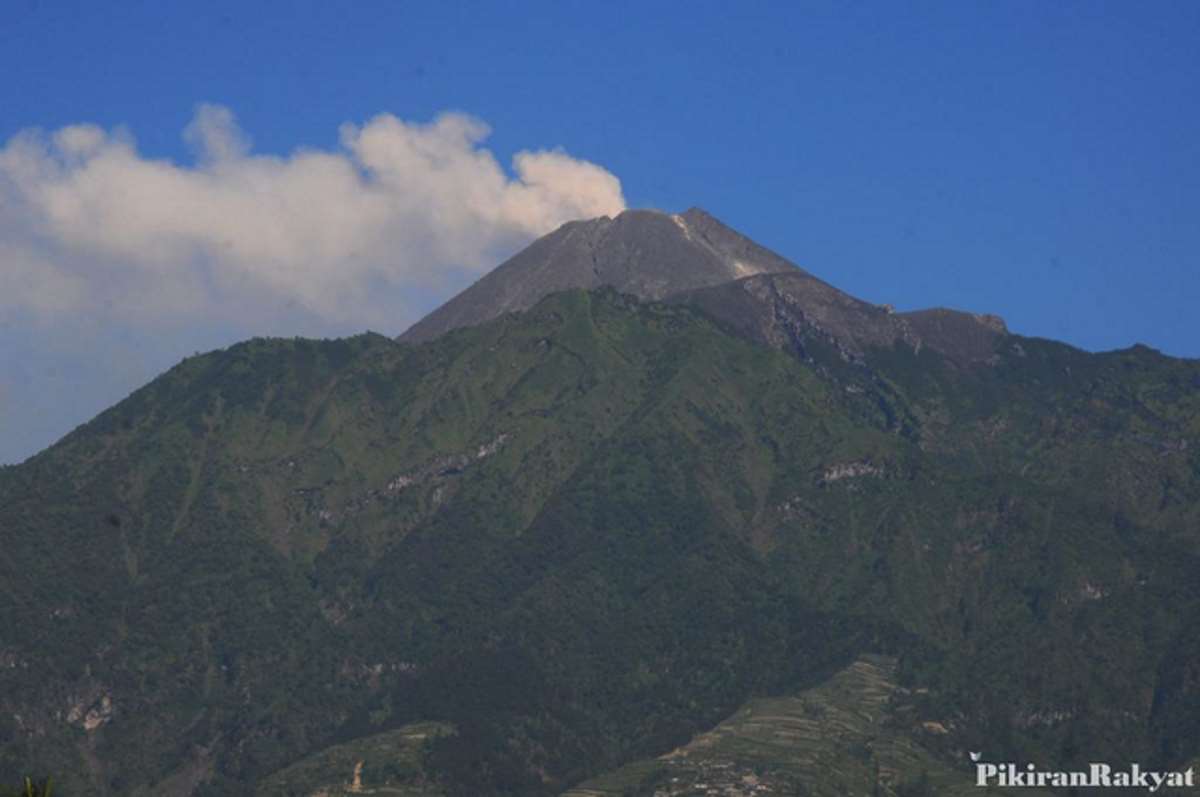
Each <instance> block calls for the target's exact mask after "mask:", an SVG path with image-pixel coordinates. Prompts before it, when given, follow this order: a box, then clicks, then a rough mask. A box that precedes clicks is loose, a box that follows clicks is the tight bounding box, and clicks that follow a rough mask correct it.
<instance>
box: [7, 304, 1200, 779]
mask: <svg viewBox="0 0 1200 797" xmlns="http://www.w3.org/2000/svg"><path fill="white" fill-rule="evenodd" d="M1198 387H1200V369H1198V368H1197V365H1196V363H1192V362H1186V361H1177V360H1171V359H1169V358H1164V357H1161V356H1159V355H1157V354H1155V353H1153V352H1150V351H1149V350H1144V349H1134V350H1129V351H1125V352H1118V353H1111V354H1105V355H1090V354H1085V353H1082V352H1078V351H1076V350H1073V349H1069V348H1068V347H1064V346H1061V345H1059V344H1054V343H1050V342H1046V341H1037V340H1029V339H1023V338H1017V337H1015V336H1006V337H1004V338H1002V339H1000V341H999V342H998V343H997V350H996V353H995V356H994V357H993V359H992V360H991V361H990V363H988V364H986V365H980V366H978V367H970V368H968V367H964V366H962V365H959V364H955V363H953V362H950V361H949V360H947V359H945V358H943V357H941V356H940V355H938V354H937V353H936V352H933V351H931V350H929V349H924V350H922V351H920V352H915V351H914V350H913V349H911V348H905V347H904V346H903V345H898V346H897V347H896V348H895V349H889V350H874V351H872V352H870V353H869V355H868V356H867V357H866V358H865V360H863V361H861V362H847V361H846V360H845V359H844V358H842V357H840V356H839V355H838V353H837V352H836V351H835V350H833V349H828V350H825V349H822V348H820V347H819V346H815V345H810V346H808V347H807V348H806V349H805V350H804V351H803V352H791V351H787V350H774V349H771V348H768V347H765V346H761V345H758V344H755V343H752V342H750V341H748V340H743V339H742V338H740V337H737V336H736V335H733V334H731V333H730V332H728V331H727V330H726V329H725V328H723V327H722V326H720V325H719V324H718V323H716V322H714V321H710V320H708V318H707V317H705V316H703V315H701V314H700V313H699V312H697V311H695V310H692V309H689V308H688V307H686V306H672V307H667V306H663V305H656V304H640V303H638V302H636V301H635V300H632V299H630V298H627V297H622V296H620V295H618V294H615V293H613V292H611V291H600V292H593V293H584V292H569V293H564V294H558V295H555V296H552V297H550V298H548V299H546V300H544V301H543V302H542V303H540V304H539V305H538V306H537V307H536V308H535V309H534V310H532V311H530V312H528V313H525V314H523V315H519V316H509V317H506V318H502V319H499V320H497V321H495V322H492V323H489V324H487V325H485V326H482V327H478V328H474V329H467V330H461V331H457V332H453V333H450V334H448V335H446V336H443V337H441V338H439V339H437V340H435V341H433V342H431V343H427V344H422V345H420V346H414V345H409V344H400V343H396V342H393V341H390V340H387V339H385V338H382V337H379V336H374V335H366V336H360V337H358V338H353V339H349V340H343V341H325V342H314V341H303V340H293V341H284V340H255V341H251V342H248V343H245V344H241V345H238V346H234V347H232V348H230V349H227V350H224V351H220V352H214V353H212V354H208V355H203V356H199V357H194V358H190V359H189V360H187V361H185V362H184V363H182V364H181V365H180V366H178V367H176V368H175V369H173V370H172V371H170V372H169V373H167V374H165V375H164V376H163V377H161V378H160V379H158V380H155V381H154V382H153V383H151V384H150V385H148V386H147V387H145V388H143V389H142V390H140V391H138V392H137V393H135V394H134V395H133V396H131V397H130V398H129V399H127V400H126V401H124V402H122V403H121V404H119V405H117V406H116V407H114V408H113V409H111V410H109V411H107V412H105V413H104V414H102V415H101V416H99V417H98V418H97V419H96V420H95V421H93V422H92V423H90V424H88V425H86V426H84V427H81V428H80V429H79V430H77V431H76V432H74V433H73V434H72V435H70V436H68V437H67V438H66V439H64V440H63V441H62V442H61V443H59V444H58V445H56V446H55V447H53V448H51V449H49V450H47V451H46V452H43V453H42V454H39V455H38V456H36V457H34V458H33V459H32V460H30V461H29V462H27V463H25V464H23V465H21V466H18V467H12V468H5V469H3V470H0V534H2V535H3V542H4V545H3V548H2V549H0V584H3V586H2V587H0V590H2V592H0V596H2V597H0V773H8V772H12V773H17V772H25V771H31V772H38V773H41V772H48V773H55V774H57V775H58V780H59V783H60V784H61V785H60V788H61V789H62V790H63V793H64V794H70V795H76V794H189V793H200V794H211V795H225V794H233V793H239V792H244V791H245V790H246V789H248V788H250V787H251V786H252V785H253V784H255V783H259V782H262V783H267V782H268V781H265V780H264V779H265V778H268V777H269V776H272V773H279V772H282V771H286V768H288V767H289V766H293V765H296V764H297V762H301V761H310V762H311V761H313V760H321V759H320V755H321V754H322V753H321V751H323V750H345V749H352V748H346V747H344V745H347V744H349V745H353V744H356V743H358V741H357V740H365V739H378V738H386V737H381V736H380V734H388V733H390V732H393V731H399V730H400V729H402V728H405V727H409V726H411V724H412V723H414V722H420V721H435V722H441V723H447V724H448V725H447V726H446V727H453V728H454V729H455V733H453V734H450V735H446V736H440V737H437V738H436V739H431V740H430V741H429V742H428V744H427V748H426V749H423V751H422V753H421V758H422V761H421V763H420V766H421V772H422V773H423V774H422V775H421V777H422V778H425V780H423V781H421V782H423V783H436V784H437V788H438V789H440V790H443V791H445V792H446V793H448V794H465V795H482V794H551V793H557V792H560V791H563V790H565V789H567V788H569V787H571V786H572V785H574V784H577V783H579V782H581V781H583V780H585V779H586V778H589V777H592V776H595V775H598V774H599V773H602V772H604V771H607V770H612V769H616V768H617V767H619V766H620V765H622V764H624V763H627V762H629V761H632V760H636V759H641V758H647V757H653V756H658V755H661V754H663V753H665V752H667V751H669V750H671V749H673V748H675V747H677V746H679V745H682V744H685V743H687V742H688V740H689V739H690V738H692V736H693V734H696V733H698V732H701V731H704V730H706V729H708V728H711V727H712V726H714V725H715V724H716V723H718V722H719V721H720V720H722V719H723V718H725V717H727V716H729V715H730V714H731V713H732V712H733V711H734V710H735V709H737V707H738V706H740V705H742V704H743V703H744V702H745V701H746V700H747V699H749V698H752V697H755V696H768V695H777V694H787V693H794V692H795V691H796V690H799V689H803V688H805V687H808V686H812V685H814V684H817V683H819V682H821V681H823V680H824V679H826V678H827V677H829V676H830V675H831V674H832V673H834V672H837V671H838V670H841V669H843V668H844V667H846V666H848V665H849V664H850V663H851V662H852V661H854V660H855V659H856V658H857V657H859V656H860V655H862V654H885V655H888V656H890V657H892V658H893V659H894V660H895V662H896V678H897V679H898V682H899V683H902V684H903V685H904V686H905V688H911V689H913V690H923V691H919V692H918V693H919V694H921V695H923V697H922V700H924V701H925V702H926V705H924V706H923V707H922V711H923V712H926V713H927V714H928V715H929V716H937V717H940V718H944V719H947V720H949V721H950V726H951V727H952V728H953V734H952V736H953V739H952V742H953V745H960V744H961V745H962V747H961V748H960V749H967V747H968V746H969V747H970V748H971V749H983V750H986V751H988V752H989V754H990V755H992V756H993V758H994V759H995V760H1006V759H1005V757H1006V756H1008V757H1014V756H1015V757H1022V756H1023V757H1031V756H1032V757H1035V758H1036V759H1037V760H1039V761H1045V762H1056V763H1058V762H1061V763H1068V762H1077V761H1088V760H1105V759H1106V758H1107V759H1112V760H1114V761H1126V760H1139V761H1143V762H1145V763H1146V764H1147V765H1149V764H1154V763H1159V764H1174V763H1180V762H1182V761H1184V760H1186V759H1188V758H1190V757H1194V756H1195V755H1196V754H1197V752H1200V733H1198V729H1197V726H1196V720H1195V717H1196V716H1197V713H1196V708H1197V707H1198V706H1200V690H1198V687H1197V684H1198V680H1200V670H1198V669H1197V664H1196V662H1197V661H1200V657H1197V656H1196V655H1195V654H1196V652H1197V650H1196V640H1197V639H1198V638H1200V636H1198V635H1197V633H1196V632H1197V631H1198V630H1200V629H1198V628H1197V626H1196V621H1195V619H1194V618H1196V617H1200V613H1198V612H1197V608H1198V607H1200V579H1197V578H1196V572H1197V571H1196V566H1197V563H1198V562H1200V547H1198V546H1200V533H1198V529H1200V517H1198V512H1200V484H1198V482H1200V479H1198V477H1200V457H1198V452H1200V399H1198V393H1200V390H1198ZM439 727H440V726H439ZM947 744H948V745H949V744H950V742H948V743H947ZM338 745H343V747H336V746H338ZM313 756H317V758H315V759H314V758H313ZM960 763H961V762H958V763H955V764H953V765H954V766H956V765H959V764H960ZM292 771H293V773H294V772H300V771H304V772H307V771H308V770H303V769H297V770H292ZM910 774H917V773H910ZM275 777H276V778H277V779H278V778H279V777H280V776H279V775H275ZM305 777H307V776H305ZM337 777H338V778H344V777H345V773H339V774H338V775H337ZM8 779H9V780H12V778H8ZM271 782H282V781H271ZM311 785H313V786H314V787H315V786H319V785H321V784H320V782H318V781H313V782H312V784H311Z"/></svg>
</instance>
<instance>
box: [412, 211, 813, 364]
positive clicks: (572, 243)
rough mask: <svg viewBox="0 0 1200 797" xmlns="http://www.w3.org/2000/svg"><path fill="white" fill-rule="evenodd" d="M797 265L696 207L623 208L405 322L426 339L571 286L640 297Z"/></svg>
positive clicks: (535, 248) (550, 239) (524, 254)
mask: <svg viewBox="0 0 1200 797" xmlns="http://www.w3.org/2000/svg"><path fill="white" fill-rule="evenodd" d="M781 271H799V269H797V268H796V266H795V265H793V264H792V263H789V262H788V261H787V260H784V259H783V258H782V257H780V256H779V255H777V254H775V253H774V252H771V251H769V250H767V249H765V248H764V247H761V246H759V245H758V244H756V243H754V242H753V241H751V240H750V239H749V238H746V237H745V236H743V235H740V234H739V233H737V232H735V231H733V230H731V229H730V228H728V227H726V226H725V225H724V224H722V223H721V222H719V221H717V220H716V219H714V218H713V217H712V216H710V215H709V214H708V213H705V212H704V211H703V210H700V209H698V208H693V209H691V210H689V211H687V212H686V213H682V214H667V213H660V212H658V211H653V210H627V211H625V212H624V213H622V214H620V215H619V216H617V217H616V218H615V219H610V218H608V217H607V216H602V217H600V218H598V219H590V220H588V221H573V222H568V223H567V224H564V225H563V226H562V227H559V228H558V229H557V230H555V231H554V232H552V233H550V234H549V235H546V236H545V237H543V238H539V239H538V240H537V241H534V242H533V243H532V244H530V245H529V247H528V248H526V249H524V250H522V251H521V252H518V253H517V254H516V255H514V256H513V257H512V258H510V259H509V260H507V261H505V262H504V263H502V264H501V265H500V266H498V267H497V268H496V269H495V270H493V271H491V272H490V273H488V274H487V275H485V276H484V277H483V278H481V279H480V280H479V281H477V282H476V283H475V284H474V285H472V286H471V287H469V288H467V289H466V290H464V291H463V292H462V293H460V294H458V295H457V296H455V297H454V298H453V299H451V300H450V301H448V302H446V303H445V304H444V305H442V306H441V307H439V308H438V309H437V310H434V311H433V312H432V313H430V314H429V315H428V316H426V317H425V318H423V319H422V320H420V321H418V322H417V323H416V324H414V325H413V326H412V327H411V328H409V329H408V331H406V332H405V333H404V334H403V335H401V336H400V340H402V341H408V342H414V343H416V342H420V341H425V340H431V339H433V338H436V337H438V336H439V335H441V334H443V333H445V332H448V331H450V330H452V329H457V328H459V327H466V326H475V325H477V324H481V323H483V322H484V321H488V320H490V319H492V318H495V317H497V316H499V315H502V314H504V313H511V312H514V311H517V310H527V309H529V308H530V307H533V305H535V304H537V302H538V301H539V300H541V299H542V298H543V297H545V296H548V295H550V294H552V293H557V292H558V291H564V290H569V289H572V288H583V289H591V288H599V287H602V286H609V287H613V288H616V289H617V290H618V291H621V292H622V293H629V294H633V295H634V296H637V297H639V298H642V299H662V298H665V297H667V296H670V295H671V294H675V293H679V292H681V291H687V290H692V289H695V288H702V287H705V286H711V285H719V284H721V283H725V282H730V281H732V280H736V279H741V278H743V277H749V276H753V275H756V274H769V273H772V272H781Z"/></svg>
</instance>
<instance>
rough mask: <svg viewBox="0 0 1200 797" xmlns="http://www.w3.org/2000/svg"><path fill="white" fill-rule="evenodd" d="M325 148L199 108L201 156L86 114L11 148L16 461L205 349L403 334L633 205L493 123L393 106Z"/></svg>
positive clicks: (614, 183) (604, 180)
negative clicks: (594, 221)
mask: <svg viewBox="0 0 1200 797" xmlns="http://www.w3.org/2000/svg"><path fill="white" fill-rule="evenodd" d="M339 132H340V137H339V145H338V146H337V147H336V148H334V149H332V150H328V151H323V150H315V149H298V150H296V151H294V152H292V153H291V154H289V155H286V156H274V155H264V154H255V153H254V152H253V150H252V149H251V146H250V139H249V137H248V136H247V135H246V134H245V133H243V132H242V131H241V129H239V127H238V125H237V123H236V121H235V120H234V116H233V114H232V113H231V112H230V111H229V110H228V109H226V108H223V107H220V106H215V105H204V106H200V107H199V108H198V109H197V111H196V114H195V118H194V119H193V121H192V122H191V124H190V125H188V127H187V129H186V130H185V131H184V138H185V140H186V142H187V143H188V144H189V145H190V146H191V147H192V148H193V150H194V152H195V155H196V158H195V162H194V164H180V163H175V162H171V161H167V160H160V159H154V158H151V157H147V156H146V155H144V154H142V153H139V151H138V148H137V145H136V143H135V142H134V139H133V137H132V135H131V134H130V133H129V132H127V131H125V130H121V129H117V130H102V129H101V128H99V127H97V126H95V125H90V124H80V125H74V126H70V127H65V128H62V129H60V130H57V131H52V132H43V131H39V130H26V131H24V132H21V133H19V134H17V135H16V136H14V137H13V138H11V139H10V140H9V141H8V142H7V143H6V144H4V146H3V147H2V148H0V464H2V463H6V462H17V461H20V460H21V459H23V458H24V457H26V456H28V455H29V454H32V453H34V452H35V451H36V450H38V449H40V448H42V447H44V446H45V445H47V444H49V443H51V442H53V441H54V440H55V439H56V438H58V437H59V436H61V435H62V434H64V433H66V432H67V431H69V430H70V429H71V428H72V427H73V426H74V425H76V424H78V423H81V422H83V421H86V420H87V419H88V418H90V417H91V416H93V415H95V414H96V413H97V412H99V411H100V410H102V409H104V407H106V406H108V405H110V404H112V403H113V402H115V401H117V400H119V399H120V398H121V397H123V396H124V395H126V394H127V393H129V392H130V391H131V390H133V389H135V388H137V387H138V386H140V385H141V384H143V383H144V382H146V381H148V380H150V379H151V378H153V377H154V376H155V375H156V374H158V373H160V372H161V371H163V370H165V369H167V368H169V367H170V366H171V365H174V364H175V363H176V362H178V361H179V360H180V359H181V358H182V357H184V356H186V355H189V354H191V353H193V352H194V351H197V350H200V351H204V350H208V349H211V348H215V347H219V346H224V345H228V344H231V343H234V342H236V341H237V340H240V339H243V338H246V337H249V336H251V335H281V336H291V335H307V336H327V335H342V334H351V333H355V332H361V331H363V330H365V329H368V328H370V329H374V330H375V331H377V332H382V333H385V334H398V333H400V332H402V331H403V330H404V329H405V328H406V327H407V326H408V325H409V324H410V323H412V322H413V321H416V320H417V318H418V317H419V316H420V315H421V314H422V312H423V311H425V310H429V309H432V307H431V306H432V305H434V304H436V303H437V302H438V301H439V300H441V299H445V298H448V297H449V295H451V294H453V293H454V292H455V291H456V290H458V289H460V288H462V287H465V286H466V285H467V284H468V283H469V282H470V281H472V280H473V279H474V278H475V277H478V276H479V275H480V274H481V273H482V272H483V271H485V270H486V269H488V268H490V267H492V266H494V265H495V264H496V263H498V262H499V261H500V260H501V259H502V258H503V257H504V256H506V255H508V254H511V253H512V252H514V251H516V250H517V249H518V248H520V247H521V246H523V245H524V244H526V243H528V242H529V241H531V240H532V239H533V238H535V237H537V236H538V235H541V234H544V233H547V232H549V231H551V230H552V229H554V228H555V227H557V226H558V225H559V224H561V223H563V222H565V221H568V220H570V219H574V218H586V217H592V216H599V215H612V214H615V213H618V212H620V211H621V210H623V209H624V206H625V202H624V199H623V197H622V194H621V184H620V182H619V181H618V180H617V178H616V177H614V176H613V175H612V174H610V173H609V172H607V171H606V170H604V169H603V168H601V167H599V166H597V165H595V164H592V163H588V162H587V161H582V160H579V159H576V158H573V157H571V156H570V155H568V154H566V153H564V152H562V151H559V150H533V151H523V152H520V153H518V154H517V155H516V156H515V157H514V158H513V162H512V164H511V170H510V171H506V170H505V169H504V168H503V167H502V166H501V164H500V163H499V162H498V161H497V159H496V157H495V156H494V155H493V154H492V153H491V152H490V151H489V150H488V149H486V148H485V147H484V142H485V140H486V138H487V136H488V133H489V130H488V127H487V126H486V125H485V124H483V123H482V122H480V121H479V120H477V119H474V118H471V117H469V116H466V115H463V114H456V113H447V114H443V115H441V116H439V117H437V118H436V119H434V120H433V121H432V122H430V123H427V124H421V123H412V122H406V121H403V120H401V119H398V118H396V117H395V116H391V115H388V114H381V115H379V116H376V117H375V118H373V119H371V120H369V121H367V122H366V123H365V124H362V125H354V124H345V125H343V126H342V127H341V129H340V131H339Z"/></svg>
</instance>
